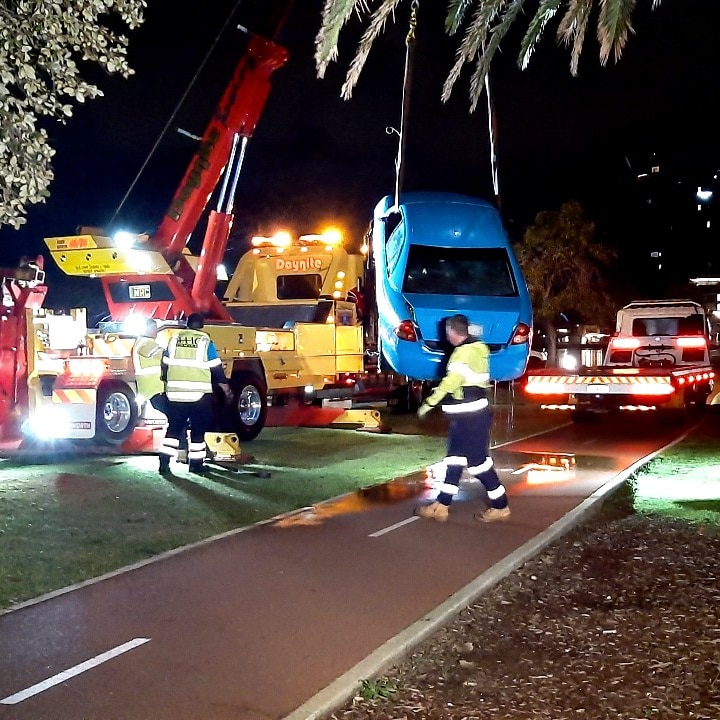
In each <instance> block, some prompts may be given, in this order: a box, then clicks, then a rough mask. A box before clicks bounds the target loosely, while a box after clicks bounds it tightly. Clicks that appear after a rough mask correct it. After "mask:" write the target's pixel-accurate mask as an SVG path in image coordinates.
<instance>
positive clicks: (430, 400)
mask: <svg viewBox="0 0 720 720" xmlns="http://www.w3.org/2000/svg"><path fill="white" fill-rule="evenodd" d="M445 335H446V336H447V339H448V342H449V343H450V344H451V345H452V346H453V348H454V350H453V351H452V354H451V355H450V359H449V360H448V364H447V372H446V373H445V377H443V379H442V380H441V381H440V383H439V384H438V386H437V387H436V388H435V389H434V390H433V391H432V393H430V395H428V397H427V399H426V400H425V401H424V402H423V404H422V405H421V406H420V408H419V409H418V413H417V414H418V417H419V418H423V417H425V415H427V414H428V413H429V412H430V411H431V410H432V409H433V408H435V407H438V406H439V407H441V408H442V410H443V413H444V414H445V417H446V418H447V420H448V436H447V451H446V452H447V454H446V456H445V459H444V460H443V461H442V462H440V463H436V464H435V465H433V466H431V468H429V469H430V470H432V473H431V474H432V475H433V477H434V478H435V479H436V480H438V481H439V483H440V492H439V493H438V496H437V499H436V500H435V502H433V503H430V504H429V505H420V506H418V507H417V508H416V510H415V514H416V515H419V516H420V517H423V518H429V519H432V520H438V521H439V522H445V521H446V520H447V519H448V512H449V509H450V505H451V503H452V501H453V498H454V497H455V496H456V495H457V494H458V489H459V485H460V479H461V477H462V474H463V471H464V470H465V469H467V471H468V473H469V474H470V475H471V476H472V477H474V478H477V479H478V480H480V482H481V483H482V484H483V486H484V487H485V490H486V492H487V497H488V501H489V503H490V507H489V508H487V509H486V510H485V511H484V512H480V513H476V514H475V518H476V519H477V520H480V521H482V522H496V521H497V520H507V519H509V517H510V507H509V505H508V499H507V494H506V492H505V487H504V486H503V484H502V483H501V482H500V478H499V477H498V474H497V472H496V471H495V468H494V467H493V459H492V457H490V426H491V424H492V410H491V408H490V403H489V401H488V396H487V395H488V394H487V389H488V386H489V385H490V366H489V356H490V349H489V348H488V346H487V345H486V344H485V343H484V342H482V341H481V340H478V339H477V338H474V337H472V336H471V335H470V326H469V322H468V318H467V317H466V316H465V315H452V316H451V317H449V318H447V319H446V320H445Z"/></svg>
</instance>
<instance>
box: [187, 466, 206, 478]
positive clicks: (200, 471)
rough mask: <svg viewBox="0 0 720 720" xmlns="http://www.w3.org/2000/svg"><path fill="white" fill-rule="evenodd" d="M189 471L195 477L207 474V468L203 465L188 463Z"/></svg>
mask: <svg viewBox="0 0 720 720" xmlns="http://www.w3.org/2000/svg"><path fill="white" fill-rule="evenodd" d="M189 470H190V472H191V473H194V474H195V475H206V474H207V468H206V467H205V465H203V463H190V465H189Z"/></svg>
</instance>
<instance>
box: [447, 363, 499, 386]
mask: <svg viewBox="0 0 720 720" xmlns="http://www.w3.org/2000/svg"><path fill="white" fill-rule="evenodd" d="M447 369H448V372H453V373H457V374H458V375H462V376H463V378H465V380H467V383H466V384H467V385H484V384H485V383H488V382H490V373H488V372H475V370H473V369H472V368H471V367H470V366H469V365H467V364H466V363H463V362H453V363H449V364H448V366H447Z"/></svg>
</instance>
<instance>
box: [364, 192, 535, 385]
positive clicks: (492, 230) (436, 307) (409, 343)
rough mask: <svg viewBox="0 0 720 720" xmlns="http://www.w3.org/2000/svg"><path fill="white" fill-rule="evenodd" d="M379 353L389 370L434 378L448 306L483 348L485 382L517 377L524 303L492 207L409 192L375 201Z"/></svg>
mask: <svg viewBox="0 0 720 720" xmlns="http://www.w3.org/2000/svg"><path fill="white" fill-rule="evenodd" d="M371 234H372V238H371V242H372V258H373V261H374V266H375V268H374V280H375V282H374V285H375V287H374V292H375V302H376V309H377V320H376V322H377V337H378V346H379V347H378V351H379V353H380V357H381V360H382V361H383V363H384V364H385V365H386V366H389V368H390V369H392V370H393V371H394V372H396V373H399V374H401V375H405V376H407V377H408V378H410V379H411V380H418V381H437V380H439V379H440V378H441V377H442V375H443V373H444V369H445V363H446V360H447V355H448V350H449V346H448V344H447V341H446V340H445V336H444V319H445V318H447V317H448V316H450V315H454V314H456V313H462V314H463V315H466V316H467V317H468V319H469V320H470V324H471V332H472V334H473V335H475V336H476V337H479V338H480V339H481V340H483V341H484V342H485V343H487V345H488V346H489V347H490V353H491V354H490V375H491V378H492V379H493V380H497V381H508V380H515V379H517V378H519V377H520V376H521V375H522V374H523V373H524V372H525V367H526V365H527V361H528V354H529V350H530V340H531V337H532V305H531V302H530V296H529V294H528V290H527V285H526V283H525V279H524V277H523V275H522V272H521V270H520V266H519V265H518V262H517V259H516V258H515V255H514V253H513V251H512V248H511V246H510V242H509V240H508V237H507V234H506V233H505V230H504V228H503V225H502V221H501V219H500V214H499V213H498V211H497V209H496V208H495V207H494V206H493V205H492V204H490V203H489V202H486V201H485V200H481V199H478V198H473V197H467V196H464V195H456V194H450V193H432V192H416V193H406V194H403V195H401V196H400V204H399V207H395V200H394V197H392V196H389V195H388V196H386V197H384V198H383V199H382V200H381V201H380V202H379V203H378V204H377V205H376V207H375V210H374V213H373V223H372V228H371Z"/></svg>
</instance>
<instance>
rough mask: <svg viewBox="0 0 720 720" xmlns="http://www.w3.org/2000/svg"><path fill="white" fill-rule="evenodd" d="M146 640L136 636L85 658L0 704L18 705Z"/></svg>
mask: <svg viewBox="0 0 720 720" xmlns="http://www.w3.org/2000/svg"><path fill="white" fill-rule="evenodd" d="M146 642H150V638H134V639H132V640H130V642H126V643H123V644H122V645H118V646H117V647H114V648H112V650H108V651H107V652H104V653H100V655H96V656H95V657H93V658H90V659H89V660H85V662H81V663H80V664H79V665H73V667H71V668H68V669H67V670H63V671H62V672H61V673H58V674H57V675H53V676H52V677H49V678H48V679H47V680H43V681H42V682H39V683H36V684H35V685H32V686H31V687H29V688H26V689H25V690H21V691H20V692H17V693H15V694H14V695H8V697H6V698H3V699H2V700H0V705H16V704H17V703H19V702H22V701H23V700H27V699H28V698H29V697H32V696H33V695H37V694H38V693H41V692H44V691H45V690H48V689H50V688H51V687H53V686H54V685H59V684H60V683H62V682H65V681H66V680H69V679H70V678H72V677H75V676H76V675H80V673H84V672H85V671H86V670H90V669H91V668H94V667H96V666H97V665H101V664H102V663H104V662H107V661H108V660H112V658H114V657H117V656H118V655H122V654H123V653H126V652H128V651H129V650H133V649H134V648H136V647H138V646H139V645H144V644H145V643H146Z"/></svg>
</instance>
